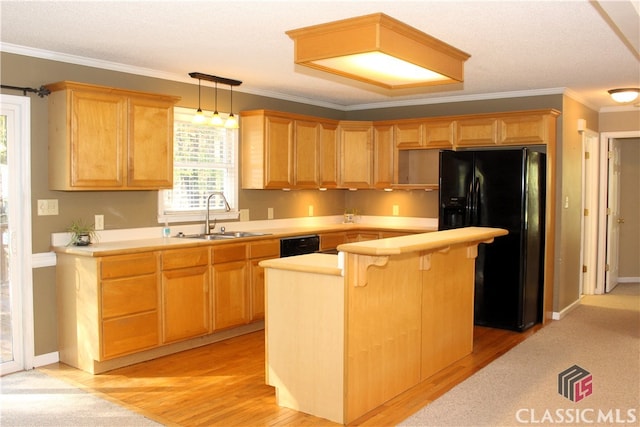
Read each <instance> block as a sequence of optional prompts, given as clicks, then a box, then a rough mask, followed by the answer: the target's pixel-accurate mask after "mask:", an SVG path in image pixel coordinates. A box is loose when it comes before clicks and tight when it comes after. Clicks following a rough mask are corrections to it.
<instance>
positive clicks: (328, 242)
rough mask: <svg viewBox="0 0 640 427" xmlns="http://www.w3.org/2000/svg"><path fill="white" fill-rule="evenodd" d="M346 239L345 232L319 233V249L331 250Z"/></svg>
mask: <svg viewBox="0 0 640 427" xmlns="http://www.w3.org/2000/svg"><path fill="white" fill-rule="evenodd" d="M346 241H347V236H346V234H345V233H342V232H339V233H324V234H321V235H320V250H321V251H328V250H333V249H336V248H337V247H338V245H341V244H343V243H345V242H346Z"/></svg>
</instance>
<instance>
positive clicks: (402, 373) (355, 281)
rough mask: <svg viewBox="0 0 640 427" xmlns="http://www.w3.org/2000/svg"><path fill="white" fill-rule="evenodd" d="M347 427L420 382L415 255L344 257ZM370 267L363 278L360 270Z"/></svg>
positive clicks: (351, 255) (416, 265) (418, 290)
mask: <svg viewBox="0 0 640 427" xmlns="http://www.w3.org/2000/svg"><path fill="white" fill-rule="evenodd" d="M346 256H347V259H346V260H345V266H346V270H345V278H346V287H347V288H346V295H347V297H346V298H347V303H346V304H347V308H346V310H347V313H348V315H347V322H346V331H347V332H346V334H347V336H346V346H347V348H346V353H347V354H346V396H345V398H346V415H345V420H344V421H345V423H349V422H351V421H353V420H355V419H356V418H358V417H360V416H362V415H364V414H365V413H367V412H369V411H371V410H372V409H374V408H376V407H378V406H380V405H381V404H382V403H384V402H386V401H387V400H389V399H391V398H392V397H394V396H396V395H398V394H400V393H402V392H403V391H405V390H407V389H409V388H411V387H413V386H414V385H416V384H417V383H418V382H419V381H420V347H421V336H420V325H421V320H420V319H421V316H422V313H421V305H422V299H421V293H422V289H421V281H420V274H421V272H420V269H419V267H420V266H419V258H418V257H417V256H416V254H415V253H409V254H403V255H398V256H394V257H369V256H366V255H357V254H352V253H347V254H346ZM369 262H372V263H373V262H380V263H382V264H383V266H378V265H370V266H369V267H368V269H367V270H366V274H365V275H363V274H362V271H361V270H360V266H361V265H363V264H368V263H369Z"/></svg>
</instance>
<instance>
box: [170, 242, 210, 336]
mask: <svg viewBox="0 0 640 427" xmlns="http://www.w3.org/2000/svg"><path fill="white" fill-rule="evenodd" d="M210 286H211V284H210V280H209V250H208V248H195V249H174V250H168V251H164V252H163V253H162V314H163V317H162V319H163V321H162V332H163V343H169V342H174V341H179V340H184V339H188V338H194V337H197V336H201V335H206V334H208V333H209V332H211V300H210V295H211V293H210Z"/></svg>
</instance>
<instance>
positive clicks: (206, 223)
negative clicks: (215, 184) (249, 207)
mask: <svg viewBox="0 0 640 427" xmlns="http://www.w3.org/2000/svg"><path fill="white" fill-rule="evenodd" d="M213 196H220V197H222V200H223V201H224V206H225V209H226V211H227V212H229V211H230V210H231V206H229V202H227V198H226V197H224V194H223V193H222V191H214V192H213V193H211V194H209V197H207V216H206V219H205V221H204V234H206V235H209V234H211V230H213V229H215V228H216V222H217V219H216V218H214V219H213V226H211V225H210V222H209V203H210V202H211V198H212V197H213Z"/></svg>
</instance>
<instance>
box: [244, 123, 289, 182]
mask: <svg viewBox="0 0 640 427" xmlns="http://www.w3.org/2000/svg"><path fill="white" fill-rule="evenodd" d="M293 129H294V128H293V119H292V118H290V117H288V116H287V115H286V114H285V113H276V112H270V111H266V110H255V111H243V112H241V113H240V137H241V138H242V144H241V148H242V160H241V168H242V188H246V189H266V188H291V186H292V185H293V174H292V171H291V166H292V162H293Z"/></svg>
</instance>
